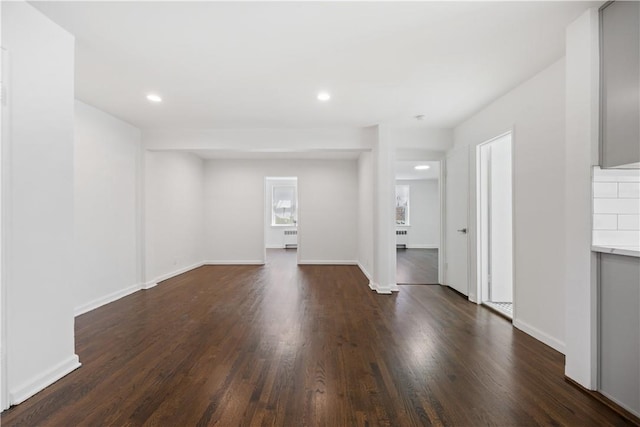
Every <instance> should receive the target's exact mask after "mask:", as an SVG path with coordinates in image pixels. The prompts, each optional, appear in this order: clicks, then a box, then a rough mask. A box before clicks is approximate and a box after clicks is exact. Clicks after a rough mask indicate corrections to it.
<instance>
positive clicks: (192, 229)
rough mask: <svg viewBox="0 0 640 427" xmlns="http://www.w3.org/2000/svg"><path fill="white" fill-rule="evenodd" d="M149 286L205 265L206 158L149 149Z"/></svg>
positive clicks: (146, 215)
mask: <svg viewBox="0 0 640 427" xmlns="http://www.w3.org/2000/svg"><path fill="white" fill-rule="evenodd" d="M144 169H145V208H144V212H145V213H144V215H145V255H146V257H145V282H146V283H145V286H146V287H149V286H153V285H154V284H157V282H159V281H162V280H165V279H167V278H169V277H172V276H174V275H176V274H179V273H181V272H184V271H187V270H190V269H192V268H195V267H197V266H199V265H201V264H202V260H203V232H204V216H203V214H204V204H203V197H204V187H203V184H204V181H203V178H204V174H203V171H204V169H203V161H202V159H200V158H199V157H197V156H195V155H193V154H187V153H179V152H161V151H147V152H146V153H145V164H144Z"/></svg>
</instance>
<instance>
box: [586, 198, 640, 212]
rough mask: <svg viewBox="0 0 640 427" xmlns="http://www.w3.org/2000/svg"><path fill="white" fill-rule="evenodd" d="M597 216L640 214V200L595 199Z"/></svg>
mask: <svg viewBox="0 0 640 427" xmlns="http://www.w3.org/2000/svg"><path fill="white" fill-rule="evenodd" d="M593 213H596V214H640V199H593Z"/></svg>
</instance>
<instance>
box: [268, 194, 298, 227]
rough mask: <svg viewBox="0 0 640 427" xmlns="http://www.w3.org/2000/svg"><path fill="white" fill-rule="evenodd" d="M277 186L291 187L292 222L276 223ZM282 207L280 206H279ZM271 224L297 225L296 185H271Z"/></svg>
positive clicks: (274, 225)
mask: <svg viewBox="0 0 640 427" xmlns="http://www.w3.org/2000/svg"><path fill="white" fill-rule="evenodd" d="M279 188H292V189H293V200H292V202H293V203H292V208H291V210H292V216H293V224H276V209H277V208H276V203H275V200H276V197H275V194H276V189H279ZM281 209H282V208H281ZM284 209H286V208H284ZM271 226H272V227H290V228H291V227H297V226H298V186H297V185H291V184H289V185H287V184H285V185H273V186H272V187H271Z"/></svg>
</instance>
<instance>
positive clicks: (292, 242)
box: [283, 230, 298, 248]
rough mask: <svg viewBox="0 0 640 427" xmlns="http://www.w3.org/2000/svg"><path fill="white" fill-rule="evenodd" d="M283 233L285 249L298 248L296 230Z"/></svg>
mask: <svg viewBox="0 0 640 427" xmlns="http://www.w3.org/2000/svg"><path fill="white" fill-rule="evenodd" d="M283 233H284V247H285V248H296V247H298V230H284V231H283Z"/></svg>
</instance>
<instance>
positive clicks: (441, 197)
mask: <svg viewBox="0 0 640 427" xmlns="http://www.w3.org/2000/svg"><path fill="white" fill-rule="evenodd" d="M420 161H423V162H437V163H438V167H439V172H438V203H439V205H440V206H439V210H440V225H439V226H440V233H439V239H440V244H439V245H438V284H439V285H444V279H445V276H444V263H445V252H444V251H445V247H446V240H445V236H446V234H445V229H444V227H445V225H446V217H445V214H446V210H445V206H444V203H445V200H446V199H445V194H444V193H445V190H446V189H445V183H444V178H445V168H446V158H445V156H443V155H433V154H425V155H424V156H420V155H417V156H402V155H399V154H398V152H397V151H396V162H420ZM397 180H398V179H397V178H396V176H395V173H394V176H393V184H394V186H395V185H396V181H397ZM410 197H411V196H410ZM409 209H411V208H409ZM298 215H299V213H298ZM299 220H300V218H299V217H298V221H299ZM393 230H394V234H395V230H396V225H395V223H394V224H393ZM298 237H300V236H298ZM394 247H395V241H394ZM396 257H397V255H396ZM396 270H397V265H396Z"/></svg>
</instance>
